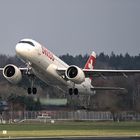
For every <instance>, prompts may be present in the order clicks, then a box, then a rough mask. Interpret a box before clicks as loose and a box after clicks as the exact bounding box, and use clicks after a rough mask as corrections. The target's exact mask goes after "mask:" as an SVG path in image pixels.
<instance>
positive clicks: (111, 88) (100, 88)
mask: <svg viewBox="0 0 140 140" xmlns="http://www.w3.org/2000/svg"><path fill="white" fill-rule="evenodd" d="M91 90H93V91H96V90H125V91H126V89H125V88H121V87H92V88H91Z"/></svg>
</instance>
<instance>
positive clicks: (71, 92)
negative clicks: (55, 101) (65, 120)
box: [69, 88, 73, 96]
mask: <svg viewBox="0 0 140 140" xmlns="http://www.w3.org/2000/svg"><path fill="white" fill-rule="evenodd" d="M72 94H73V89H72V88H70V89H69V95H70V96H72Z"/></svg>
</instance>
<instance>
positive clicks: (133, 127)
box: [0, 121, 140, 138]
mask: <svg viewBox="0 0 140 140" xmlns="http://www.w3.org/2000/svg"><path fill="white" fill-rule="evenodd" d="M3 130H6V131H7V134H3ZM55 136H57V137H58V136H60V137H61V136H140V122H119V123H118V122H62V121H61V122H55V123H54V124H51V123H46V124H32V123H31V124H29V123H28V124H25V123H20V124H1V125H0V137H1V138H3V137H55Z"/></svg>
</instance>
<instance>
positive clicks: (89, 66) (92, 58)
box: [84, 51, 96, 69]
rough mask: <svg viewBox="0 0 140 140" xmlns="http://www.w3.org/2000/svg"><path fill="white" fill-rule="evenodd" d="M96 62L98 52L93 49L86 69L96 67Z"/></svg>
mask: <svg viewBox="0 0 140 140" xmlns="http://www.w3.org/2000/svg"><path fill="white" fill-rule="evenodd" d="M95 62H96V53H95V52H94V51H93V52H92V54H91V55H90V57H89V59H88V61H87V62H86V64H85V67H84V69H94V65H95Z"/></svg>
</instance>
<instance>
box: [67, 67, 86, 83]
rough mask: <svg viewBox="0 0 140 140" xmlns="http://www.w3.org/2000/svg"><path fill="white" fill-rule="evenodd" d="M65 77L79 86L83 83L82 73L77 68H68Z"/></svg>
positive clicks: (83, 76) (83, 75)
mask: <svg viewBox="0 0 140 140" xmlns="http://www.w3.org/2000/svg"><path fill="white" fill-rule="evenodd" d="M65 75H66V77H67V78H68V79H69V80H71V81H72V82H74V83H76V84H81V83H82V82H84V81H85V74H84V72H83V71H82V69H80V68H79V67H77V66H74V65H73V66H70V67H69V68H68V69H67V70H66V73H65Z"/></svg>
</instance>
